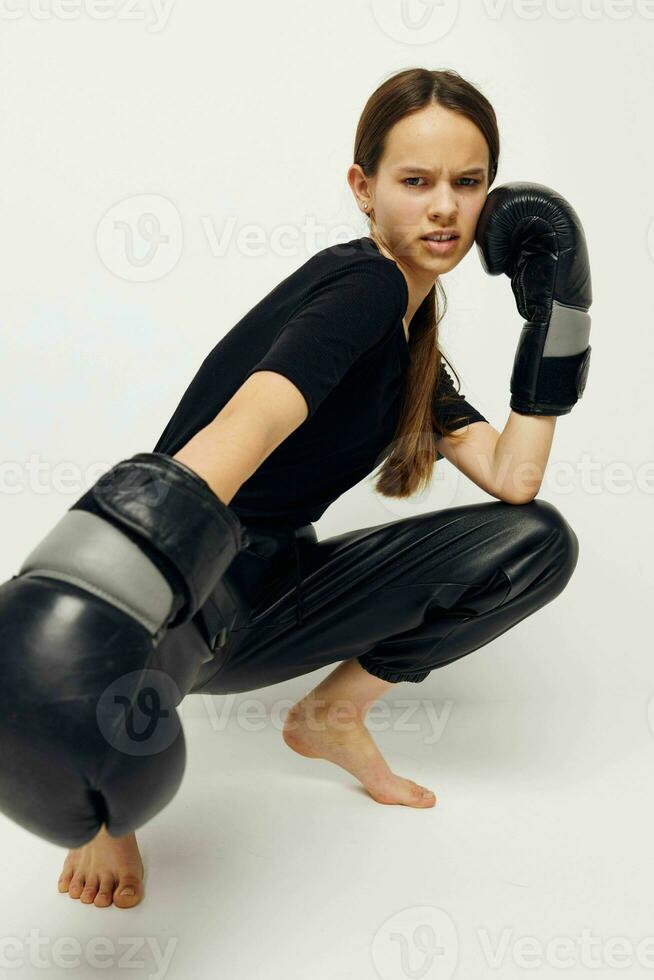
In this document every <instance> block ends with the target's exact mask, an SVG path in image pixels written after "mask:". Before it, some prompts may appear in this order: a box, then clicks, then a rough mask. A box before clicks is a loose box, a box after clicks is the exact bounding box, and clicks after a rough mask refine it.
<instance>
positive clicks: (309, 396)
mask: <svg viewBox="0 0 654 980" xmlns="http://www.w3.org/2000/svg"><path fill="white" fill-rule="evenodd" d="M408 300H409V294H408V288H407V284H406V280H405V278H404V275H403V273H402V272H401V270H400V268H399V267H398V266H397V264H396V263H395V262H394V261H393V260H392V259H389V258H387V257H386V256H385V255H382V253H381V252H380V251H379V249H378V248H377V246H376V245H375V243H374V241H373V240H372V239H371V238H368V237H363V238H355V239H352V240H351V241H349V242H346V243H344V244H341V245H334V246H330V247H328V248H324V249H322V250H321V251H319V252H317V253H316V254H315V255H313V256H312V257H311V258H310V259H308V260H307V261H306V262H305V263H304V264H303V265H302V266H300V268H299V269H297V270H296V271H295V272H292V273H291V274H290V275H289V276H287V277H286V279H284V280H282V282H280V283H279V285H278V286H276V287H275V288H274V289H272V290H271V292H269V293H268V294H267V295H266V296H264V298H263V299H262V300H260V301H259V302H258V303H257V304H256V305H255V306H254V307H253V308H252V309H251V310H250V311H249V313H246V315H245V316H244V317H243V318H242V319H241V320H239V322H238V323H236V325H235V326H233V327H232V329H231V330H230V331H229V332H228V333H227V334H226V336H225V337H223V338H222V340H220V341H219V343H218V344H216V346H215V347H214V348H213V350H212V351H210V352H209V354H208V355H207V357H206V358H205V359H204V361H203V362H202V365H201V366H200V368H199V370H198V372H197V374H196V375H195V377H194V378H193V380H192V381H191V383H190V385H189V387H188V388H187V390H186V392H185V393H184V395H183V397H182V399H181V401H180V403H179V405H178V406H177V409H176V410H175V412H174V414H173V416H172V418H171V419H170V421H169V422H168V425H167V426H166V428H165V430H164V432H163V433H162V435H161V436H160V438H159V441H158V442H157V444H156V446H155V447H154V450H153V452H159V453H165V454H167V455H169V456H173V455H175V453H177V452H178V451H179V450H180V449H181V448H182V446H184V445H185V444H186V443H187V442H188V441H189V439H191V438H192V437H193V436H194V435H195V433H196V432H198V431H199V430H200V429H202V428H204V426H206V425H208V424H209V422H211V421H212V419H213V418H215V416H216V415H217V414H218V412H219V411H220V410H221V408H222V407H223V406H224V405H225V404H226V403H227V402H228V401H229V400H230V398H231V397H232V396H233V395H234V394H235V392H236V391H237V390H238V389H239V388H240V387H241V385H242V384H243V382H244V381H245V380H246V378H248V377H249V376H250V375H251V374H253V373H254V372H255V371H276V372H278V373H279V374H283V375H284V376H285V377H287V378H289V379H290V380H291V381H292V382H293V383H294V384H295V385H296V386H297V387H298V388H299V390H300V391H301V392H302V394H303V396H304V398H305V400H306V402H307V406H308V410H309V414H308V416H307V418H306V419H305V421H304V422H303V423H302V424H301V425H300V426H299V427H298V428H297V429H295V431H294V432H292V433H291V434H290V435H289V436H288V437H287V438H286V439H285V440H284V441H283V442H282V443H281V444H280V445H279V446H278V447H277V448H276V449H275V450H273V452H272V453H270V455H269V456H268V457H267V458H266V459H265V460H264V461H263V463H262V464H261V465H260V466H259V467H258V469H257V470H256V471H255V472H254V473H253V474H252V476H250V478H249V479H248V480H246V482H245V483H244V484H242V486H241V487H240V488H239V490H238V492H237V493H236V494H235V495H234V497H232V499H231V501H230V504H229V506H230V507H231V508H232V509H233V510H234V511H235V512H236V514H237V515H238V516H239V518H241V519H242V521H243V522H244V523H245V524H247V523H248V522H249V521H250V520H252V521H256V520H270V521H272V522H274V521H280V522H283V523H287V524H291V525H293V526H294V527H299V526H300V525H302V524H307V523H310V522H314V521H317V520H318V519H319V518H320V517H321V516H322V514H323V513H324V511H325V510H326V509H327V507H328V506H329V505H330V504H331V503H333V501H334V500H336V498H337V497H339V496H340V495H341V494H342V493H344V492H345V491H346V490H348V489H349V488H350V487H352V486H354V485H355V484H356V483H358V482H359V481H360V480H362V479H363V478H364V477H365V476H367V475H368V474H369V473H370V472H372V470H374V469H375V468H376V467H377V466H378V465H379V464H380V463H381V462H382V461H383V460H384V459H385V457H386V456H387V455H388V454H389V453H390V451H391V449H392V439H393V435H394V432H395V428H396V425H397V421H398V417H399V410H400V397H401V393H402V382H403V377H404V374H405V372H406V369H407V367H408V364H409V359H410V355H409V347H408V344H407V340H406V336H405V333H404V327H403V324H402V318H403V317H404V315H405V313H406V308H407V304H408ZM446 391H447V392H449V393H450V394H453V395H455V396H456V391H455V389H454V384H453V381H452V378H451V376H450V375H449V373H447V371H446V369H445V366H444V365H443V366H442V371H441V378H440V381H439V385H438V389H437V392H436V402H437V401H438V398H439V397H440V395H441V394H442V393H443V392H446ZM435 411H436V412H437V413H438V415H437V417H438V418H445V417H450V418H451V417H452V416H453V415H464V416H466V419H467V421H468V422H478V421H483V422H485V421H487V420H486V419H485V417H484V416H483V415H482V414H481V413H480V412H478V411H477V410H476V409H475V408H474V407H473V406H472V405H470V404H469V402H467V401H466V400H465V399H464V398H463V396H460V397H458V398H457V400H456V402H455V403H454V404H448V405H438V407H437V408H436V409H435ZM464 424H466V423H464V422H461V425H464ZM439 458H441V457H440V454H439Z"/></svg>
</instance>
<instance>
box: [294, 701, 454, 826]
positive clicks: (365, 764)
mask: <svg viewBox="0 0 654 980" xmlns="http://www.w3.org/2000/svg"><path fill="white" fill-rule="evenodd" d="M337 713H338V711H337V705H323V704H322V703H321V702H320V701H315V700H312V699H310V698H302V700H301V701H298V703H297V704H294V705H293V707H292V708H290V709H289V711H288V714H287V715H286V718H285V719H284V727H283V730H282V737H283V739H284V741H285V742H286V744H287V745H288V746H289V748H291V749H293V750H294V751H295V752H298V753H299V754H300V755H305V756H307V757H308V758H312V759H327V760H328V761H329V762H334V763H336V765H337V766H342V767H343V769H347V771H348V772H349V773H351V774H352V775H353V776H354V777H355V778H356V779H358V780H359V781H360V782H361V783H362V784H363V787H364V789H365V790H366V791H367V792H368V793H369V794H370V796H372V798H373V800H375V801H376V802H377V803H400V804H402V805H404V806H415V807H432V806H435V804H436V797H435V795H434V793H432V791H431V790H430V789H426V788H425V787H424V786H420V785H419V784H418V783H414V782H413V780H412V779H404V778H403V777H402V776H396V774H395V773H394V772H392V771H391V770H390V769H389V767H388V764H387V762H386V760H385V759H384V757H383V755H382V754H381V752H380V751H379V749H378V747H377V745H376V744H375V742H374V741H373V738H372V735H371V734H370V732H369V730H368V729H367V728H366V726H365V724H364V723H363V721H361V720H360V719H358V718H355V717H354V716H353V715H352V713H351V712H350V715H349V717H348V718H347V719H346V720H344V719H342V718H341V719H338V718H337Z"/></svg>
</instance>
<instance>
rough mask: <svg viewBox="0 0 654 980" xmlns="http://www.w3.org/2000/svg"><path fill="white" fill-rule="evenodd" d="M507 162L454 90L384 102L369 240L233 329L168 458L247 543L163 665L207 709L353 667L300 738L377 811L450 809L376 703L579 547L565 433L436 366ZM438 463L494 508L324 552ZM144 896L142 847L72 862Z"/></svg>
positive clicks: (320, 265)
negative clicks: (344, 525) (322, 528)
mask: <svg viewBox="0 0 654 980" xmlns="http://www.w3.org/2000/svg"><path fill="white" fill-rule="evenodd" d="M498 158H499V135H498V130H497V124H496V119H495V114H494V111H493V109H492V107H491V106H490V104H489V103H488V101H487V100H486V99H485V98H484V97H483V95H481V93H479V92H478V91H477V89H475V88H474V87H473V86H472V85H471V84H469V83H468V82H466V81H465V80H464V79H462V78H461V77H460V76H459V75H458V74H457V73H455V72H450V71H429V70H426V69H409V70H406V71H401V72H399V73H397V74H396V75H394V76H392V77H391V78H390V79H388V80H387V81H386V82H384V83H383V84H382V85H381V86H380V87H379V88H378V89H377V91H375V92H374V93H373V95H372V96H371V97H370V99H369V100H368V103H367V105H366V106H365V108H364V111H363V113H362V116H361V119H360V121H359V125H358V129H357V133H356V140H355V150H354V162H353V164H352V166H351V167H350V169H349V171H348V181H349V184H350V187H351V189H352V192H353V195H354V198H355V200H356V203H357V206H358V207H359V208H360V209H361V211H362V213H363V214H365V215H366V217H367V219H368V221H369V234H368V235H366V236H363V237H361V238H358V239H354V240H352V241H349V242H347V243H346V244H344V245H342V246H334V247H331V248H327V249H323V250H321V251H320V252H318V253H317V254H316V255H314V256H313V257H312V258H310V259H309V260H308V261H307V262H306V263H305V264H304V265H303V266H302V267H301V268H300V269H298V270H297V271H296V272H294V273H292V274H291V275H290V276H289V277H288V278H287V279H285V280H284V281H283V282H282V283H280V285H279V286H277V287H276V288H275V289H273V290H272V292H270V293H269V294H268V295H267V296H266V297H265V298H264V299H263V300H261V302H259V303H258V304H257V305H256V306H255V307H254V308H253V309H252V310H251V311H250V312H249V313H248V314H247V315H246V316H245V317H244V318H243V319H242V320H241V321H240V322H239V323H237V324H236V325H235V326H234V327H233V329H232V330H230V331H229V333H228V334H227V335H226V336H225V337H224V338H223V339H222V340H221V341H220V343H219V344H217V345H216V347H215V348H214V350H213V351H211V353H210V354H209V355H208V356H207V358H206V359H205V361H204V362H203V364H202V366H201V367H200V369H199V371H198V373H197V374H196V376H195V378H194V379H193V381H192V383H191V385H190V386H189V388H188V389H187V391H186V393H185V394H184V397H183V398H182V400H181V402H180V404H179V406H178V408H177V410H176V411H175V413H174V415H173V417H172V418H171V420H170V422H169V423H168V425H167V427H166V429H165V430H164V432H163V434H162V436H161V437H160V439H159V441H158V443H157V445H156V446H155V449H154V452H159V453H164V454H167V455H171V456H174V458H175V459H178V460H179V461H181V462H182V463H185V464H186V465H187V466H188V467H190V468H191V469H193V470H195V472H197V473H198V474H199V475H200V476H202V477H203V479H204V480H206V482H207V483H208V484H209V486H210V487H211V488H212V489H213V490H214V492H215V493H216V494H217V495H218V497H219V498H220V499H221V500H222V501H223V502H224V503H225V504H227V505H229V506H230V507H231V508H232V509H233V510H234V511H235V513H236V514H237V515H238V517H239V519H240V520H241V522H242V523H243V524H244V526H245V528H246V532H247V536H248V538H249V543H248V547H247V548H245V550H243V551H242V552H241V553H239V554H238V555H237V557H236V558H235V560H234V561H233V562H232V564H231V566H230V567H229V569H228V571H227V574H226V575H225V577H224V579H223V581H222V582H221V584H220V586H219V587H218V588H216V590H215V592H214V593H213V595H212V597H211V600H210V601H208V602H207V603H206V605H205V606H204V607H203V609H202V610H200V613H199V614H198V615H197V616H196V617H195V619H194V620H193V621H192V622H188V623H186V624H184V625H183V626H180V627H178V628H176V629H170V630H169V631H168V633H167V635H166V637H165V639H164V640H163V642H162V644H161V646H160V650H161V652H162V658H163V659H164V660H165V658H166V657H170V658H179V657H183V656H185V655H188V653H189V651H190V650H191V649H195V650H196V651H197V653H198V662H199V661H203V662H202V664H201V667H200V669H199V670H198V671H197V674H196V675H195V677H194V679H193V683H192V685H191V686H190V687H189V689H188V690H189V691H190V692H194V693H195V692H204V693H210V694H214V693H215V694H220V693H226V692H232V691H246V690H251V689H255V688H258V687H263V686H266V685H269V684H275V683H279V682H281V681H283V680H286V679H287V678H289V677H295V676H298V675H300V674H305V673H309V672H311V671H313V670H316V669H318V668H319V667H324V666H325V665H327V664H330V663H334V662H339V666H337V667H336V669H335V670H334V671H333V672H332V673H331V674H330V675H329V676H328V677H326V678H325V679H324V680H323V681H322V682H321V683H320V684H318V686H317V687H316V688H315V689H314V690H312V691H311V692H310V693H309V694H307V696H306V697H305V698H303V699H302V700H301V701H300V702H299V703H298V704H296V705H295V706H294V707H293V708H292V709H291V710H290V711H289V712H288V715H287V718H286V721H285V726H284V733H283V735H284V739H285V741H286V743H287V744H288V745H289V746H290V747H291V748H293V749H295V750H296V751H297V752H299V753H301V754H302V755H305V756H310V757H320V758H324V759H329V760H331V761H333V762H335V763H337V764H338V765H341V766H343V767H344V768H345V769H347V771H348V772H350V773H352V775H354V776H355V777H356V778H357V779H359V780H360V781H361V783H362V784H363V786H364V787H365V789H366V790H367V791H368V793H369V794H370V796H371V797H372V798H373V799H374V800H375V801H377V802H379V803H388V804H390V803H394V804H403V805H407V806H413V807H432V806H434V804H435V801H436V798H435V796H434V793H433V792H432V791H431V790H429V789H426V788H424V787H422V786H419V785H417V784H416V783H415V782H413V781H412V780H411V779H407V778H404V777H402V776H399V775H397V774H395V773H393V772H392V771H391V770H390V769H389V767H388V765H387V764H386V762H385V760H384V759H383V757H382V755H381V753H380V752H379V749H378V748H377V746H376V745H375V743H374V742H373V739H372V737H371V735H370V732H369V730H368V729H367V727H366V726H365V724H364V719H365V715H366V713H367V711H368V710H369V708H370V706H371V705H372V704H373V703H374V702H375V701H376V700H377V699H379V698H380V697H381V696H383V695H384V694H385V692H386V691H388V690H389V688H390V687H391V686H392V685H394V684H397V683H399V682H400V681H411V682H414V683H416V682H421V681H423V680H424V679H425V678H426V677H427V676H428V674H429V673H430V671H432V670H434V669H436V668H438V667H442V666H444V665H445V664H448V663H451V662H452V661H454V660H456V659H458V658H459V657H462V656H465V655H466V654H468V653H471V652H472V651H473V650H477V649H479V648H480V647H481V646H483V645H485V644H486V643H489V642H490V641H491V640H493V639H495V638H496V637H498V636H500V635H501V634H502V633H503V632H505V631H506V630H508V629H509V628H510V627H511V626H513V625H515V624H516V623H518V622H520V621H521V620H523V619H524V618H525V617H526V616H529V615H530V614H531V613H533V612H535V611H536V610H537V609H540V608H542V607H543V606H544V605H545V604H546V603H548V602H550V601H551V600H552V599H554V598H555V596H556V595H558V594H559V593H560V592H561V590H562V589H563V588H564V587H565V585H566V583H567V582H568V580H569V578H570V576H571V575H572V572H573V570H574V568H575V565H576V561H577V554H578V543H577V538H576V536H575V534H574V532H573V531H572V529H571V528H570V526H569V525H568V524H567V522H566V521H565V519H564V518H563V517H562V515H561V514H560V513H559V512H558V510H557V509H556V508H555V507H553V506H552V505H551V504H549V503H547V502H545V501H536V500H534V497H535V495H536V493H537V492H538V489H539V487H540V483H541V480H542V475H543V472H544V469H545V466H546V464H547V459H548V455H549V452H550V447H551V444H552V437H553V434H554V426H555V421H556V415H555V414H544V413H542V408H541V409H540V412H539V410H538V409H537V408H535V409H534V410H533V411H527V412H525V413H524V414H523V413H522V412H516V411H512V412H511V413H510V416H509V419H508V421H507V424H506V426H505V428H504V430H503V432H502V433H500V432H498V431H497V430H496V429H495V428H494V427H493V426H492V425H491V424H490V423H489V422H488V421H487V420H486V419H485V418H484V416H483V415H482V414H481V413H480V412H478V411H477V410H476V409H475V408H474V407H473V406H472V405H471V404H469V403H468V402H467V401H466V400H465V398H464V397H463V396H462V395H461V394H460V393H457V391H456V390H455V388H454V385H453V383H452V379H451V377H450V376H449V374H448V373H447V372H446V370H445V368H444V367H443V366H442V355H441V353H440V351H439V347H438V325H439V321H440V319H441V317H442V313H441V314H440V315H437V308H436V288H438V289H439V290H441V293H442V285H441V277H442V276H443V275H445V274H446V273H447V272H449V271H450V270H451V269H453V268H454V267H455V266H456V265H458V263H459V262H461V260H462V259H463V257H464V256H465V255H466V254H467V252H468V251H469V250H470V249H471V247H472V245H473V242H474V241H475V233H476V230H477V226H478V221H479V217H480V214H481V211H482V208H483V207H484V204H485V201H486V198H487V195H488V191H489V188H490V186H491V185H492V183H493V181H494V179H495V175H496V172H497V164H498ZM444 235H447V236H451V235H453V236H454V237H453V238H452V239H451V240H450V241H447V242H445V241H441V242H436V241H428V240H427V236H431V238H432V239H434V238H439V237H440V238H442V237H443V236H444ZM568 410H569V409H568ZM557 414H562V412H558V413H557ZM442 457H444V458H445V459H447V460H449V461H450V462H451V463H452V464H453V465H455V466H456V467H458V468H459V469H460V470H461V471H462V472H463V473H464V474H465V475H466V476H468V477H469V478H470V479H471V480H473V481H474V482H475V483H476V484H477V485H478V486H480V487H481V488H482V489H483V490H485V491H486V492H487V493H488V494H489V495H490V496H492V497H494V498H496V499H495V500H494V501H488V502H484V503H481V504H474V505H471V506H459V507H452V508H449V509H443V510H440V511H435V512H431V513H424V514H420V515H418V516H416V517H409V518H405V519H403V520H397V521H392V522H389V523H386V524H381V525H377V526H373V527H368V528H363V529H359V530H355V531H349V532H345V533H343V534H340V535H337V536H335V537H332V538H328V539H326V540H324V541H320V542H318V541H317V536H316V533H315V530H314V528H313V522H314V521H315V520H317V519H318V518H319V517H320V516H321V514H322V513H323V512H324V510H325V509H326V507H327V506H328V505H329V504H330V503H331V502H332V501H333V500H335V499H336V498H337V497H338V496H339V495H340V494H341V493H343V492H344V491H345V490H347V489H348V488H349V487H351V486H353V485H354V484H356V483H358V482H359V481H360V480H361V479H363V478H364V477H365V476H366V475H367V474H368V473H370V472H371V471H372V470H373V469H374V467H375V466H376V465H377V464H378V463H380V462H383V465H382V468H381V471H380V474H379V479H378V481H377V484H376V489H377V490H378V492H379V493H381V494H383V495H386V496H389V497H407V496H410V495H411V494H414V493H415V492H416V491H417V490H418V489H419V488H420V487H421V486H424V485H426V484H428V482H429V480H430V478H431V475H432V473H433V465H434V462H435V461H436V459H437V458H442ZM525 465H526V467H527V473H528V478H523V477H522V473H523V470H524V469H525ZM516 504H520V505H524V506H515V505H516ZM185 693H186V692H185ZM142 877H143V865H142V862H141V859H140V855H139V852H138V848H137V844H136V839H135V837H134V834H130V835H128V836H126V837H124V838H119V839H116V838H112V837H109V836H108V834H107V833H106V831H105V829H104V828H103V830H102V831H101V832H100V834H98V836H97V837H96V838H95V839H94V840H93V841H91V843H89V844H87V845H85V846H84V847H82V848H79V849H75V850H72V851H70V852H69V854H68V857H67V859H66V863H65V865H64V872H63V874H62V876H61V878H60V882H59V889H60V891H66V890H67V891H68V892H69V895H70V896H71V897H73V898H78V897H80V896H81V898H82V901H83V902H95V904H96V905H108V904H111V902H112V897H113V900H115V901H116V904H119V905H122V906H123V907H127V906H131V905H135V904H137V903H138V902H139V901H140V898H141V896H142ZM125 887H127V888H131V889H132V894H131V895H129V896H126V895H125V893H124V891H123V889H124V888H125Z"/></svg>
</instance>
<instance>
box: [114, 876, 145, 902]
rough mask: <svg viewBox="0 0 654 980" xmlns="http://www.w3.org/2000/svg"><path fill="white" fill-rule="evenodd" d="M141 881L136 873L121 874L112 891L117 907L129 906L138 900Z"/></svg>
mask: <svg viewBox="0 0 654 980" xmlns="http://www.w3.org/2000/svg"><path fill="white" fill-rule="evenodd" d="M140 898H141V881H140V879H139V878H137V876H136V875H123V877H122V878H121V879H120V881H119V883H118V887H117V888H116V890H115V892H114V902H115V903H116V905H117V906H118V907H119V908H129V907H130V906H132V905H135V904H136V902H138V901H140Z"/></svg>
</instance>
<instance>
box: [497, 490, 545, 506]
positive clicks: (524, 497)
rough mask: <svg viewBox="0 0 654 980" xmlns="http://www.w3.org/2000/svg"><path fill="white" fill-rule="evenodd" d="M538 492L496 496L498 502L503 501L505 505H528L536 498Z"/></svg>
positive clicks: (499, 494) (504, 493)
mask: <svg viewBox="0 0 654 980" xmlns="http://www.w3.org/2000/svg"><path fill="white" fill-rule="evenodd" d="M537 494H538V490H536V491H535V492H534V493H523V494H518V493H506V492H502V493H498V494H497V495H496V496H497V497H498V499H499V500H503V501H504V503H506V504H530V503H531V501H532V500H534V499H535V498H536V496H537Z"/></svg>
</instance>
